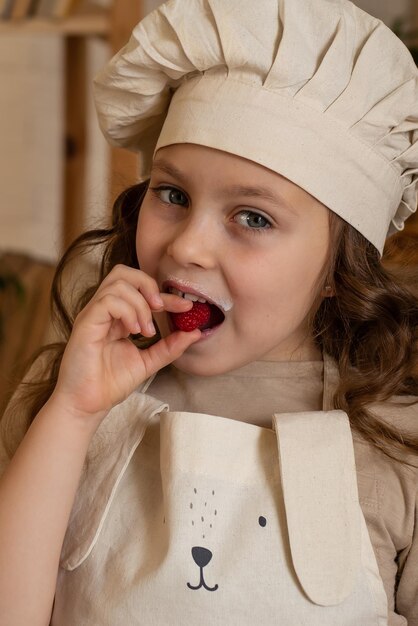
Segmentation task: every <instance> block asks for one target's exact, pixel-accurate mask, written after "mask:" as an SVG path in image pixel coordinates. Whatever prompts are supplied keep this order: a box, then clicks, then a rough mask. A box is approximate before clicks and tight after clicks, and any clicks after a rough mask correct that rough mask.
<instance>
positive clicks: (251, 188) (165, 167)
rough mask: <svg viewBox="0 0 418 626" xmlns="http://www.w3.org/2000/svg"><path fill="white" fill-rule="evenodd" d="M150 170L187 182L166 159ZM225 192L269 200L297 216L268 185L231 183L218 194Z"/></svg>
mask: <svg viewBox="0 0 418 626" xmlns="http://www.w3.org/2000/svg"><path fill="white" fill-rule="evenodd" d="M152 170H153V171H154V170H158V171H160V172H163V173H164V174H168V175H169V176H172V177H173V178H177V179H178V180H179V181H180V182H181V183H182V184H187V182H188V181H187V176H186V175H185V174H183V173H182V172H181V171H180V170H179V169H178V168H177V167H176V166H175V165H173V164H172V163H169V162H168V161H164V160H163V159H159V160H158V161H155V162H154V163H153V166H152ZM227 194H232V195H238V196H244V197H246V198H261V199H263V200H270V202H273V203H274V204H277V205H280V207H283V208H285V209H288V211H289V212H290V213H292V214H293V215H296V216H299V213H298V212H297V211H296V209H295V208H294V207H293V205H291V204H290V202H289V201H288V200H286V199H285V198H284V197H283V196H282V195H280V194H279V193H278V192H277V191H273V190H272V189H270V188H269V187H262V186H260V185H231V186H230V187H225V188H224V190H223V191H222V192H220V194H219V195H220V196H222V195H227Z"/></svg>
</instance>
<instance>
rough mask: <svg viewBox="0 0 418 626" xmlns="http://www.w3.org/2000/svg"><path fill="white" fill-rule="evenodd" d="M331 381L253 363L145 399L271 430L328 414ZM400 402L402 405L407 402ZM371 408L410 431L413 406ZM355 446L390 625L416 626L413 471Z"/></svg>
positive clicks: (323, 366) (160, 382)
mask: <svg viewBox="0 0 418 626" xmlns="http://www.w3.org/2000/svg"><path fill="white" fill-rule="evenodd" d="M324 374H325V375H324ZM337 381H338V373H337V370H336V367H335V364H334V362H333V361H332V359H330V358H329V357H327V356H326V355H325V363H323V362H322V361H320V362H302V363H301V362H291V363H267V362H256V363H252V364H249V365H246V366H244V367H242V368H240V369H238V370H235V371H234V372H229V373H227V374H224V375H222V376H216V377H194V376H190V375H185V374H183V373H181V372H179V371H178V370H176V369H175V368H173V367H168V368H165V369H164V370H163V371H161V372H159V374H158V375H157V376H156V378H155V379H154V380H153V381H152V383H151V385H150V386H149V388H148V390H147V394H149V395H151V396H154V398H157V399H160V400H163V401H164V402H167V403H168V404H169V407H170V410H171V411H190V412H200V413H208V414H211V415H222V416H224V417H228V418H232V419H240V420H242V421H247V422H249V423H253V424H257V425H259V426H263V427H266V428H270V427H271V416H272V414H273V413H285V412H298V411H313V410H321V409H322V410H331V409H332V408H333V407H332V405H331V398H332V394H333V390H334V388H335V385H336V383H337ZM401 400H402V402H403V403H404V404H405V402H407V401H408V400H409V401H410V400H411V398H405V397H404V398H402V399H401ZM376 410H377V412H378V413H379V415H380V416H382V417H383V418H384V419H387V420H389V421H392V422H395V423H399V425H400V426H401V427H405V428H409V429H411V428H414V427H415V423H416V421H417V407H416V406H415V407H407V406H403V407H402V408H399V407H395V405H393V404H392V403H390V404H389V403H387V404H386V405H385V406H377V405H376ZM415 428H416V427H415ZM16 431H17V432H19V424H17V425H16ZM354 447H355V455H356V465H357V478H358V487H359V494H360V504H361V506H362V509H363V512H364V515H365V519H366V523H367V527H368V530H369V533H370V537H371V540H372V545H373V547H374V550H375V554H376V557H377V561H378V565H379V570H380V573H381V576H382V578H383V581H384V584H385V588H386V592H387V595H388V599H389V609H390V612H391V617H390V621H389V623H390V625H391V626H395V625H400V624H409V625H412V626H414V625H418V577H417V575H416V572H417V570H418V540H417V536H416V535H417V532H416V527H415V520H416V517H417V508H416V507H417V505H416V500H417V484H418V481H417V475H418V472H417V470H411V469H409V468H407V467H405V466H402V465H400V464H398V463H395V462H394V461H391V460H390V459H387V458H386V457H384V456H383V455H382V454H381V453H379V452H377V451H375V450H374V449H373V448H372V447H371V446H370V445H368V444H366V443H365V442H363V441H361V440H360V438H358V437H357V436H354ZM0 452H1V450H0ZM6 462H7V459H6V458H5V455H4V452H3V464H4V463H6ZM0 471H1V454H0ZM395 603H396V613H395V612H394V610H395ZM365 626H366V625H365Z"/></svg>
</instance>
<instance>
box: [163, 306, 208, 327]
mask: <svg viewBox="0 0 418 626" xmlns="http://www.w3.org/2000/svg"><path fill="white" fill-rule="evenodd" d="M210 315H211V310H210V306H209V304H208V303H207V302H193V308H192V309H190V311H186V312H185V313H171V319H172V320H173V324H174V326H175V327H176V329H177V330H184V331H186V333H190V332H191V331H192V330H194V329H195V328H200V329H203V328H204V327H205V326H206V327H207V325H208V324H209V320H210Z"/></svg>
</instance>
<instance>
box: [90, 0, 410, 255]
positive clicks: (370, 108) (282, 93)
mask: <svg viewBox="0 0 418 626" xmlns="http://www.w3.org/2000/svg"><path fill="white" fill-rule="evenodd" d="M94 94H95V102H96V108H97V112H98V118H99V124H100V127H101V129H102V131H103V133H104V134H105V136H106V138H107V139H108V141H109V143H111V144H112V145H116V146H123V147H126V148H129V149H132V150H135V151H137V152H139V153H140V154H141V156H142V160H141V162H142V172H141V174H142V177H143V178H145V177H148V176H149V175H150V170H151V164H152V159H153V156H154V155H155V152H156V151H157V150H158V149H159V148H161V147H163V146H168V145H170V144H175V143H194V144H199V145H204V146H208V147H212V148H217V149H219V150H224V151H226V152H229V153H232V154H235V155H239V156H241V157H244V158H246V159H250V160H251V161H254V162H255V163H259V164H261V165H263V166H265V167H267V168H269V169H270V170H273V171H274V172H278V173H280V174H281V175H283V176H285V177H286V178H288V179H289V180H291V181H292V182H293V183H296V184H297V185H299V186H300V187H302V188H303V189H305V190H306V191H307V192H308V193H310V194H311V195H312V196H314V197H315V198H317V199H318V200H319V201H320V202H322V203H323V204H325V205H326V206H327V207H329V208H330V209H332V211H334V212H335V213H337V214H338V215H340V216H341V217H342V218H343V219H344V220H346V221H347V222H349V223H350V224H351V225H352V226H353V227H354V228H356V229H357V230H358V231H359V232H360V233H362V234H363V235H364V237H366V239H368V240H369V241H370V242H371V243H372V244H373V245H374V246H375V247H376V248H377V249H378V250H379V252H380V254H382V251H383V247H384V243H385V238H386V237H387V236H389V235H391V234H393V233H395V232H396V231H399V230H402V229H403V228H404V222H405V220H406V219H407V218H408V217H409V216H410V215H411V214H412V213H414V212H415V211H416V208H417V195H418V190H417V187H418V184H417V183H418V69H417V67H416V65H415V63H414V60H413V58H412V56H411V54H410V52H409V51H408V49H407V48H406V46H405V45H404V44H403V43H402V41H401V40H400V39H399V38H398V37H397V36H396V35H395V34H394V33H393V32H392V31H391V30H390V29H389V28H388V27H387V26H385V24H384V23H383V22H382V21H381V20H379V19H376V18H374V17H372V16H371V15H369V14H368V13H366V12H364V11H362V10H361V9H359V8H358V7H356V6H355V5H354V4H353V3H352V2H349V1H348V0H315V1H313V0H257V2H255V1H254V0H170V1H169V2H166V3H165V4H163V5H161V6H160V7H159V8H157V9H155V10H154V11H152V12H151V13H149V14H148V15H147V16H146V17H145V18H144V19H143V20H142V21H141V22H140V23H139V24H138V25H137V26H136V27H135V28H134V30H133V33H132V36H131V38H130V40H129V42H128V43H127V45H126V46H125V47H124V48H122V50H120V51H119V53H117V54H116V55H115V56H114V57H113V59H112V60H111V61H110V62H109V63H108V65H107V66H106V67H105V68H104V69H103V70H102V71H101V72H100V73H99V74H98V76H97V77H96V78H95V81H94Z"/></svg>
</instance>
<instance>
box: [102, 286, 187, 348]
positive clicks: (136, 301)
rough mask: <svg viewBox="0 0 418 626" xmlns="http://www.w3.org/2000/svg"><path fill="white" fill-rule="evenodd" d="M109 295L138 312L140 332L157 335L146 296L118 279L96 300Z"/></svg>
mask: <svg viewBox="0 0 418 626" xmlns="http://www.w3.org/2000/svg"><path fill="white" fill-rule="evenodd" d="M108 294H110V295H116V296H118V297H120V298H122V299H123V300H125V301H126V302H128V303H129V304H130V305H131V306H132V307H133V308H134V309H135V310H136V314H137V318H138V322H139V326H140V328H141V329H142V330H141V331H140V332H142V333H143V334H145V335H147V336H149V337H151V336H152V335H154V334H155V331H154V330H153V329H152V325H153V319H152V312H151V308H150V305H149V302H147V301H146V299H145V298H144V295H143V294H142V293H140V292H139V291H138V289H136V288H135V287H134V286H133V285H132V284H130V283H128V282H127V281H126V280H122V279H118V280H116V281H115V282H113V283H111V284H108V285H107V286H105V287H104V288H103V289H101V291H100V293H98V294H96V300H97V301H99V300H100V299H102V298H103V297H105V296H106V295H108ZM158 309H161V307H158ZM186 310H187V309H186Z"/></svg>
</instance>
